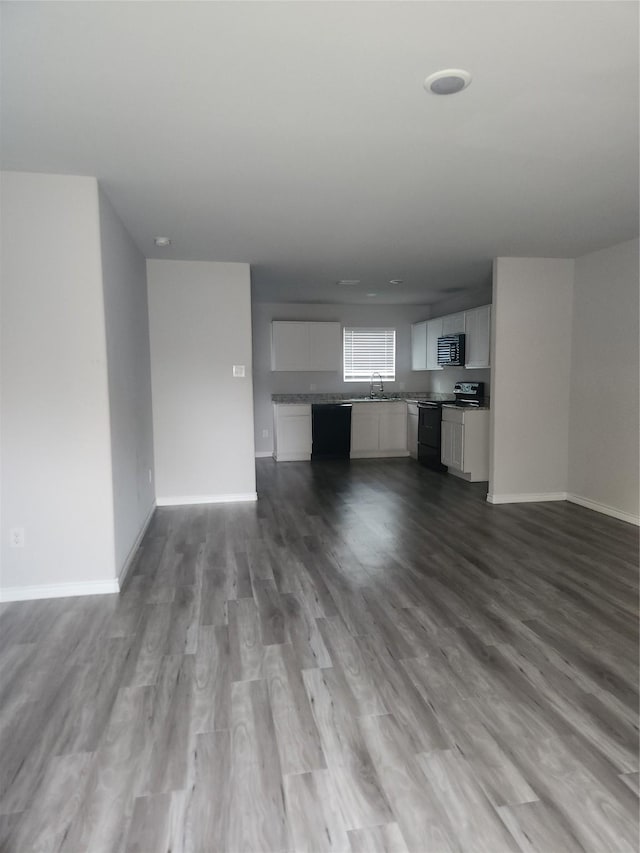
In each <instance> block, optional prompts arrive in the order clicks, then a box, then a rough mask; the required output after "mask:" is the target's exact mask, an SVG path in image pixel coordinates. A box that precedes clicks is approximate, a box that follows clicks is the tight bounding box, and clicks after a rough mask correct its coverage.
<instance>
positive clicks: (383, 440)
mask: <svg viewBox="0 0 640 853" xmlns="http://www.w3.org/2000/svg"><path fill="white" fill-rule="evenodd" d="M373 405H376V404H375V403H374V404H373ZM378 443H379V447H380V450H406V449H407V407H406V405H405V404H404V403H399V404H398V405H397V406H394V407H393V409H392V410H390V411H386V412H381V413H380V425H379V432H378Z"/></svg>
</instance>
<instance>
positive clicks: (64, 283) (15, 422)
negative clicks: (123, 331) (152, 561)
mask: <svg viewBox="0 0 640 853" xmlns="http://www.w3.org/2000/svg"><path fill="white" fill-rule="evenodd" d="M1 324H2V325H1V331H2V344H1V346H2V350H1V352H2V368H1V390H2V415H1V417H2V424H1V427H2V429H1V445H0V450H1V455H2V546H1V555H2V564H1V569H0V586H1V587H2V595H3V597H5V598H6V597H12V596H13V595H14V594H15V595H20V594H22V593H24V594H25V595H28V594H29V593H28V591H27V592H25V590H24V588H25V587H30V588H32V592H33V594H34V595H38V594H45V593H46V589H44V590H43V588H44V587H46V588H47V589H48V588H49V587H51V594H60V590H61V587H60V586H58V585H62V584H78V583H80V584H84V585H85V591H89V590H90V588H91V585H92V584H93V585H94V587H95V590H94V591H96V592H97V591H105V590H106V589H112V590H114V591H115V590H117V584H116V581H115V561H114V542H113V491H112V482H111V448H110V438H109V402H108V387H107V364H106V343H105V324H104V306H103V293H102V271H101V260H100V232H99V226H98V186H97V182H96V180H95V178H81V177H69V176H62V175H40V174H26V173H17V172H5V173H3V174H2V312H1ZM15 527H23V528H24V529H25V539H26V544H25V547H24V548H10V547H9V531H10V529H11V528H15ZM53 587H56V589H55V590H54V589H53ZM20 591H22V592H20Z"/></svg>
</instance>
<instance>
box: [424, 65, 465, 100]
mask: <svg viewBox="0 0 640 853" xmlns="http://www.w3.org/2000/svg"><path fill="white" fill-rule="evenodd" d="M470 83H471V74H469V72H468V71H463V70H462V69H461V68H445V69H444V71H436V72H434V73H433V74H429V76H428V77H427V79H426V80H425V81H424V88H425V89H426V90H427V92H431V93H432V94H434V95H455V94H457V93H458V92H462V90H463V89H466V88H467V86H468V85H469V84H470Z"/></svg>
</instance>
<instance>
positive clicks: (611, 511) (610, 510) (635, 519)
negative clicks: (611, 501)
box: [567, 494, 640, 526]
mask: <svg viewBox="0 0 640 853" xmlns="http://www.w3.org/2000/svg"><path fill="white" fill-rule="evenodd" d="M567 500H568V501H569V502H570V503H572V504H579V505H580V506H584V507H586V508H587V509H592V510H595V512H601V513H602V514H603V515H610V516H611V517H612V518H619V519H620V521H626V522H628V523H629V524H635V525H636V526H640V516H637V515H632V514H631V513H630V512H623V510H621V509H616V508H615V507H613V506H609V505H608V504H601V503H599V502H598V501H592V500H590V498H583V497H581V496H580V495H572V494H568V495H567Z"/></svg>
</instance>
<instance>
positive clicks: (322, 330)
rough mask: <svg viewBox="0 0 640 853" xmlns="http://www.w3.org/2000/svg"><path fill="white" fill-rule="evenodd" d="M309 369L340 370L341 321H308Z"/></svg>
mask: <svg viewBox="0 0 640 853" xmlns="http://www.w3.org/2000/svg"><path fill="white" fill-rule="evenodd" d="M307 325H308V327H309V370H335V371H338V370H340V365H341V364H342V341H341V340H340V332H341V326H340V323H308V324H307Z"/></svg>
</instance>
